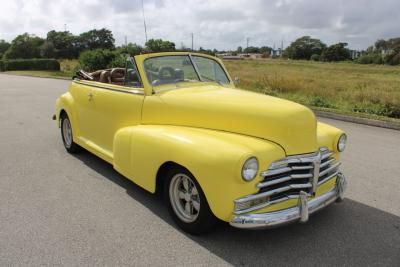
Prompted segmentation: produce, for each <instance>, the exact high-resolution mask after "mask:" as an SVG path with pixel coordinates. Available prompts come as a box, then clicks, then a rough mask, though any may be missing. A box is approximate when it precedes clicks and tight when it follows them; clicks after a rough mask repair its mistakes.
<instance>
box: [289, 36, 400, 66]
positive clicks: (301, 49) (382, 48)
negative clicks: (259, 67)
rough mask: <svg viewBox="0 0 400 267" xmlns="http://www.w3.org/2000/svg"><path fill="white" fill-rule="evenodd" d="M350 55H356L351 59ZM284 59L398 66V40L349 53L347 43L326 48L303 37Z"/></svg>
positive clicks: (386, 41) (378, 43)
mask: <svg viewBox="0 0 400 267" xmlns="http://www.w3.org/2000/svg"><path fill="white" fill-rule="evenodd" d="M351 53H357V54H358V55H357V56H356V57H352V55H351ZM283 56H284V57H287V58H290V59H303V60H315V61H328V62H331V61H346V60H353V59H354V60H355V62H357V63H362V64H389V65H399V64H400V38H392V39H388V40H383V39H380V40H378V41H376V42H375V44H374V45H372V46H370V47H368V49H367V50H364V51H351V50H350V49H348V48H347V43H342V42H340V43H337V44H333V45H330V46H327V45H326V44H324V43H323V42H322V41H321V40H319V39H314V38H311V37H310V36H303V37H300V38H298V39H297V40H295V41H294V42H292V43H291V44H290V45H289V46H288V47H287V48H286V49H285V51H284V53H283Z"/></svg>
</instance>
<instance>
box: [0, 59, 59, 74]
mask: <svg viewBox="0 0 400 267" xmlns="http://www.w3.org/2000/svg"><path fill="white" fill-rule="evenodd" d="M8 70H60V63H59V62H58V61H57V60H55V59H15V60H0V71H8Z"/></svg>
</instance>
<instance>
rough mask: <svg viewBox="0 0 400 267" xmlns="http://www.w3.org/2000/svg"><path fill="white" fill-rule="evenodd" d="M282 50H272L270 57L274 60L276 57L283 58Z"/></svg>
mask: <svg viewBox="0 0 400 267" xmlns="http://www.w3.org/2000/svg"><path fill="white" fill-rule="evenodd" d="M282 53H283V51H282V49H281V48H278V49H271V54H270V57H272V58H274V57H281V56H282Z"/></svg>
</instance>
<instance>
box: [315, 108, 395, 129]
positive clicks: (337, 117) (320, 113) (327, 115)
mask: <svg viewBox="0 0 400 267" xmlns="http://www.w3.org/2000/svg"><path fill="white" fill-rule="evenodd" d="M313 111H314V113H315V115H317V116H318V117H322V118H328V119H334V120H340V121H347V122H352V123H358V124H364V125H369V126H375V127H381V128H387V129H392V130H397V131H400V123H396V122H390V121H380V120H374V119H367V118H360V117H354V116H349V115H344V114H339V113H334V112H328V111H321V110H314V109H313Z"/></svg>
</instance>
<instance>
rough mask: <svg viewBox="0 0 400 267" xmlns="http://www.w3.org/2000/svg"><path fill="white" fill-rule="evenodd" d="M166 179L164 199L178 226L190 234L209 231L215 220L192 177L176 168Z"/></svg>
mask: <svg viewBox="0 0 400 267" xmlns="http://www.w3.org/2000/svg"><path fill="white" fill-rule="evenodd" d="M166 178H167V179H166V181H165V186H164V198H165V201H166V202H167V205H168V207H169V211H170V214H171V215H172V217H173V219H174V221H175V222H176V223H177V224H178V226H179V227H180V228H182V229H183V230H184V231H186V232H188V233H191V234H201V233H205V232H207V231H209V230H210V229H211V228H212V227H213V226H214V224H215V222H216V218H215V217H214V215H213V214H212V212H211V210H210V207H209V206H208V203H207V200H206V197H205V196H204V193H203V191H202V190H201V187H200V185H199V184H198V182H197V181H196V179H195V178H194V176H193V175H192V174H191V173H190V172H189V171H188V170H186V169H184V168H182V167H178V166H176V167H174V168H172V169H170V171H169V172H168V175H167V177H166Z"/></svg>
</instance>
